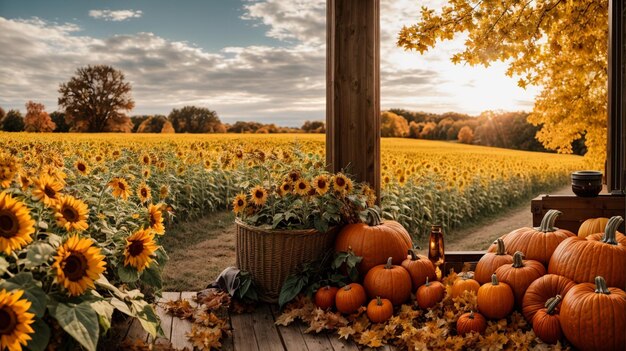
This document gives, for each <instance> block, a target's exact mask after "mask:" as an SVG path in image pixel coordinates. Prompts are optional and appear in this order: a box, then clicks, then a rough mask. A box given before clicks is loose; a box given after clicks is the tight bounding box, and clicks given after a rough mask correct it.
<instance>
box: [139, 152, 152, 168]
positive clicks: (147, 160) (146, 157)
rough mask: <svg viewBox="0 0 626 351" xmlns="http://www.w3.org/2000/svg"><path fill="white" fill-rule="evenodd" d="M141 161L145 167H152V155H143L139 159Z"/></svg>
mask: <svg viewBox="0 0 626 351" xmlns="http://www.w3.org/2000/svg"><path fill="white" fill-rule="evenodd" d="M139 161H140V162H141V163H142V164H143V165H145V166H148V165H150V162H151V160H150V155H148V154H143V155H141V156H140V157H139Z"/></svg>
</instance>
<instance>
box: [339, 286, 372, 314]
mask: <svg viewBox="0 0 626 351" xmlns="http://www.w3.org/2000/svg"><path fill="white" fill-rule="evenodd" d="M365 301H367V297H366V296H365V289H363V286H361V284H358V283H352V284H348V285H346V286H344V287H343V288H341V289H339V290H338V291H337V295H336V296H335V306H337V311H339V312H341V313H345V314H350V313H354V312H356V311H357V310H358V309H359V307H361V306H363V304H364V303H365Z"/></svg>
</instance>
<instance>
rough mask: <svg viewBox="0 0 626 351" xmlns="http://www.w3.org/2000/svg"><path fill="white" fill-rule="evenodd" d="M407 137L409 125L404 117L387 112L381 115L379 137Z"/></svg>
mask: <svg viewBox="0 0 626 351" xmlns="http://www.w3.org/2000/svg"><path fill="white" fill-rule="evenodd" d="M407 135H409V123H408V122H407V121H406V119H404V117H401V116H398V115H396V114H395V113H393V112H389V111H385V112H383V113H382V114H381V120H380V136H381V137H404V136H407Z"/></svg>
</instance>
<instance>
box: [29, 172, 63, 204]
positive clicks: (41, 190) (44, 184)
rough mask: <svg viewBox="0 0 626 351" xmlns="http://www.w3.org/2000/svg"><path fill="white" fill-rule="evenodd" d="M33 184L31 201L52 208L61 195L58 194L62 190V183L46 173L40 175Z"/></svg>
mask: <svg viewBox="0 0 626 351" xmlns="http://www.w3.org/2000/svg"><path fill="white" fill-rule="evenodd" d="M33 182H34V183H35V189H34V190H33V200H35V201H42V202H43V203H44V204H45V205H46V206H50V207H53V206H54V205H55V203H56V202H57V200H58V199H59V196H60V195H61V194H60V193H59V192H60V191H61V190H63V183H61V182H59V181H58V179H55V178H53V177H51V176H50V175H48V174H47V173H42V174H41V175H40V176H39V177H38V178H37V179H35V180H34V181H33Z"/></svg>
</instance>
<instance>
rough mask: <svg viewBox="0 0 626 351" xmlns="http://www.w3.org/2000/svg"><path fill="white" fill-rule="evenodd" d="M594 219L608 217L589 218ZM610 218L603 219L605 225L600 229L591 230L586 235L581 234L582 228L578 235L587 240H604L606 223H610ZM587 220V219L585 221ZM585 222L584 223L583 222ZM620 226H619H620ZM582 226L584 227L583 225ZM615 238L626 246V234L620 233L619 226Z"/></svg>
mask: <svg viewBox="0 0 626 351" xmlns="http://www.w3.org/2000/svg"><path fill="white" fill-rule="evenodd" d="M593 219H602V220H604V219H606V218H592V219H588V220H587V221H590V220H593ZM608 221H609V220H606V221H603V222H604V226H602V227H601V228H599V229H598V230H596V231H595V232H590V233H589V234H588V235H586V236H581V235H580V230H579V231H578V233H579V234H578V236H579V237H581V238H583V237H584V238H585V239H587V240H593V241H603V242H604V240H605V237H604V232H605V231H606V225H607V224H608ZM585 222H586V221H585ZM583 224H584V223H583ZM618 227H619V226H618ZM581 228H582V227H581ZM593 229H597V228H593ZM615 229H616V231H615V240H617V242H618V243H620V244H622V245H623V246H626V235H624V234H622V233H620V232H618V231H617V228H615Z"/></svg>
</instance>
